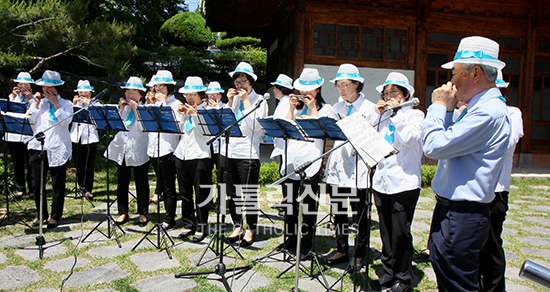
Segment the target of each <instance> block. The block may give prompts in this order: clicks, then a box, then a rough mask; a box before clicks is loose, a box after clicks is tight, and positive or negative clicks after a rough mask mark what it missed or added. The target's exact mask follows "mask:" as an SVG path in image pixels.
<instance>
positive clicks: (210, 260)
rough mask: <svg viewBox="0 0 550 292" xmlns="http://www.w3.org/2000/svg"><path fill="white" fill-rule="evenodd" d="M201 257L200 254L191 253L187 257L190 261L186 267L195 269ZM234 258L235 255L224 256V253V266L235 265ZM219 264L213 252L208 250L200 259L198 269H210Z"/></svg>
mask: <svg viewBox="0 0 550 292" xmlns="http://www.w3.org/2000/svg"><path fill="white" fill-rule="evenodd" d="M201 256H202V252H198V253H192V254H190V255H188V256H187V257H188V258H189V260H190V261H189V262H188V263H189V264H188V265H187V264H186V266H191V267H197V263H198V262H199V259H200V257H201ZM235 256H237V255H236V254H235V253H233V254H232V255H226V254H225V253H224V255H223V262H224V264H225V265H229V264H233V263H235ZM237 257H238V259H241V258H240V257H239V256H237ZM219 262H220V258H219V257H217V256H216V254H215V253H214V252H212V251H211V250H209V251H208V252H206V253H205V254H204V257H203V258H202V260H201V262H200V266H198V268H201V269H202V268H212V267H214V266H216V265H217V264H218V263H219Z"/></svg>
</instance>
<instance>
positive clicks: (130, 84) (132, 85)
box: [120, 76, 146, 91]
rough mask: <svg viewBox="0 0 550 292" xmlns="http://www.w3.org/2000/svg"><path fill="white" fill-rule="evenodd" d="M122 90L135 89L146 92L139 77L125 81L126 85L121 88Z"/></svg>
mask: <svg viewBox="0 0 550 292" xmlns="http://www.w3.org/2000/svg"><path fill="white" fill-rule="evenodd" d="M120 88H122V89H137V90H141V91H146V89H145V87H144V86H143V80H141V78H139V77H135V76H132V77H130V78H128V81H126V85H124V86H121V87H120Z"/></svg>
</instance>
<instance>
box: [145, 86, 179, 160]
mask: <svg viewBox="0 0 550 292" xmlns="http://www.w3.org/2000/svg"><path fill="white" fill-rule="evenodd" d="M180 104H181V101H179V100H177V99H176V97H175V96H174V95H171V96H169V97H168V98H167V99H166V101H157V102H156V103H155V106H164V105H167V106H169V107H171V108H172V110H173V111H174V118H175V120H176V121H178V120H179V118H180V116H181V115H180V114H179V113H178V107H179V105H180ZM179 141H180V134H179V133H160V149H159V148H158V147H159V133H157V132H149V144H148V147H147V155H149V157H158V156H159V155H158V154H159V152H160V157H162V156H165V155H168V154H170V153H173V152H174V150H176V147H177V146H178V143H179Z"/></svg>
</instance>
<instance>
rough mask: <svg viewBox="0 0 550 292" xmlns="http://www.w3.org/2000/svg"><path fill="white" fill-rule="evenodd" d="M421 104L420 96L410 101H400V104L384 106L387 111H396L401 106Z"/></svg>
mask: <svg viewBox="0 0 550 292" xmlns="http://www.w3.org/2000/svg"><path fill="white" fill-rule="evenodd" d="M419 104H420V100H419V99H418V98H416V97H415V98H413V99H411V100H409V101H406V102H404V103H400V104H398V105H394V106H389V107H388V106H387V107H386V108H384V112H387V111H392V112H396V111H398V110H399V109H401V108H404V107H409V106H412V107H415V106H417V105H419Z"/></svg>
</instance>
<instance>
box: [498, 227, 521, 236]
mask: <svg viewBox="0 0 550 292" xmlns="http://www.w3.org/2000/svg"><path fill="white" fill-rule="evenodd" d="M516 233H518V231H517V230H514V229H510V228H503V229H502V235H516Z"/></svg>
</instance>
